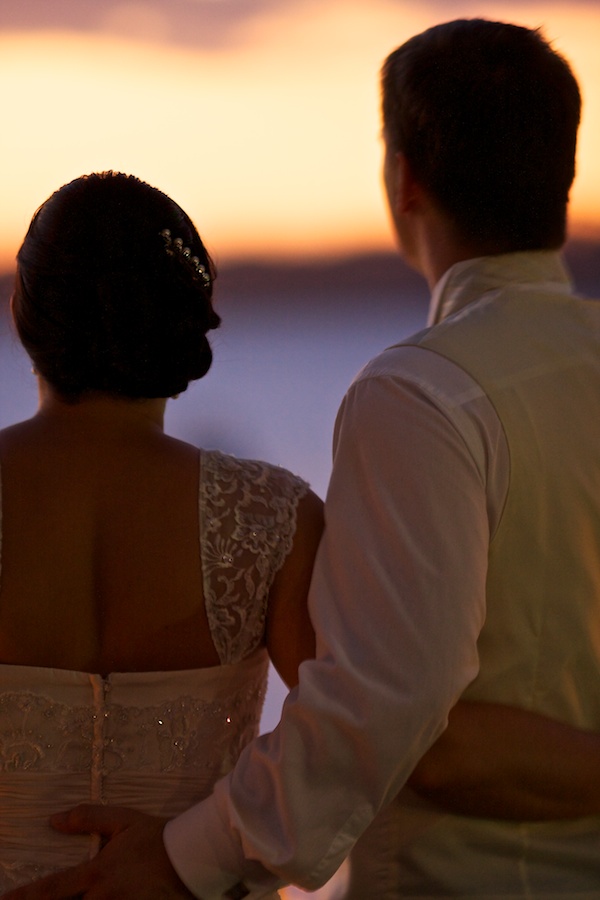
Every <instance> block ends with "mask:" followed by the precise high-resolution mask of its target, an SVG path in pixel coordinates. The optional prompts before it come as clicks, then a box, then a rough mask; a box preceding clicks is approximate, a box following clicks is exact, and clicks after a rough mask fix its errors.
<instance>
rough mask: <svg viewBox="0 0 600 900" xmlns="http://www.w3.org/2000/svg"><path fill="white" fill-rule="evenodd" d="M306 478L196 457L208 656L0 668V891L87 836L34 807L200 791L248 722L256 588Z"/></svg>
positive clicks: (263, 597) (155, 808) (141, 805)
mask: <svg viewBox="0 0 600 900" xmlns="http://www.w3.org/2000/svg"><path fill="white" fill-rule="evenodd" d="M305 490H306V485H305V484H304V483H303V482H302V481H300V480H299V479H296V478H295V477H294V476H292V475H290V474H289V473H288V472H286V471H285V470H282V469H278V468H276V467H273V466H269V465H267V464H265V463H260V462H253V461H244V460H234V459H233V458H231V457H226V456H224V455H223V454H220V453H217V452H211V453H207V452H203V453H202V455H201V478H200V502H199V508H200V534H201V550H200V552H201V557H202V566H203V573H204V591H205V605H206V610H207V616H208V620H209V625H210V628H211V633H212V635H213V640H214V643H215V646H216V648H217V650H218V653H219V657H220V659H221V660H222V663H223V664H222V665H220V666H215V667H212V668H205V669H194V670H187V671H175V672H137V673H115V674H112V675H110V676H108V677H107V678H102V677H101V676H99V675H93V674H88V673H83V672H72V671H68V670H61V669H44V668H35V667H28V666H9V665H4V666H0V796H1V797H2V802H1V803H0V892H4V891H6V890H8V889H10V888H11V887H13V886H15V885H17V884H21V883H24V882H27V881H30V880H32V879H34V878H36V877H39V876H40V875H42V874H45V873H48V872H51V871H53V870H56V869H59V868H64V867H66V866H69V865H73V864H76V863H78V862H80V861H81V860H82V859H84V858H86V857H87V856H89V855H91V854H93V853H94V852H95V849H96V848H95V842H94V840H93V839H91V838H89V837H87V836H82V837H73V836H64V835H60V834H58V833H56V832H53V831H52V830H51V829H50V828H49V826H48V825H47V819H48V816H49V815H50V814H51V813H52V812H54V811H57V810H59V809H65V808H68V807H70V806H73V805H76V804H77V803H82V802H92V803H94V802H95V803H98V802H99V803H110V804H117V805H121V806H130V807H134V808H137V809H141V810H144V811H146V812H150V813H155V814H160V815H166V816H172V815H176V814H177V813H179V812H181V811H183V810H184V809H185V808H186V807H188V806H190V805H191V804H193V803H195V802H197V801H198V800H200V799H202V798H203V797H204V796H206V795H207V794H208V793H210V791H211V789H212V786H213V785H214V783H215V781H217V779H218V778H220V777H221V776H222V775H224V774H225V773H226V772H228V771H229V770H230V769H231V768H232V766H233V765H234V763H235V760H236V759H237V757H238V755H239V753H240V752H241V750H242V749H243V747H244V746H245V745H246V744H247V743H248V742H249V741H250V740H251V739H252V737H254V735H255V734H256V733H257V730H258V726H259V720H260V714H261V710H262V704H263V700H264V694H265V689H266V679H267V669H268V658H267V654H266V651H265V649H264V648H263V647H262V646H261V644H262V639H263V634H264V622H265V616H266V605H267V598H268V592H269V588H270V586H271V583H272V580H273V578H274V576H275V573H276V572H277V570H278V569H279V568H280V566H281V565H282V563H283V561H284V559H285V556H286V555H287V553H288V552H289V550H290V548H291V543H292V539H293V535H294V530H295V522H296V508H297V503H298V500H299V498H300V497H301V496H302V494H303V493H304V492H305Z"/></svg>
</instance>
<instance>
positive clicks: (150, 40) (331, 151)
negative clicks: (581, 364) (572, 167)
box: [0, 0, 600, 270]
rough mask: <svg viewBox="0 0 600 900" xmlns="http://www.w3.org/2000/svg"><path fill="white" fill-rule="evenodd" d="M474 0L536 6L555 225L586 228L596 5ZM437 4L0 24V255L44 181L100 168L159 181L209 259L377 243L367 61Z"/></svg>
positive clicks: (598, 67) (598, 203)
mask: <svg viewBox="0 0 600 900" xmlns="http://www.w3.org/2000/svg"><path fill="white" fill-rule="evenodd" d="M459 5H460V4H459ZM466 5H467V6H468V4H466ZM484 5H485V10H484V11H483V12H482V14H485V15H486V16H488V17H490V18H503V19H506V20H510V21H515V22H519V23H522V24H526V25H531V26H536V25H540V24H541V25H542V26H543V28H544V32H545V34H546V36H547V37H548V38H550V39H552V40H554V41H555V45H556V46H557V48H558V49H559V50H561V51H562V52H564V53H565V55H566V56H567V58H568V59H569V61H570V62H571V63H572V65H573V67H574V70H575V72H576V74H577V75H578V77H579V79H580V83H581V85H582V90H583V94H584V118H583V123H582V128H581V134H580V143H579V155H578V176H577V179H576V182H575V186H574V189H573V192H572V198H571V211H570V222H571V227H570V234H571V236H573V237H576V236H582V237H586V236H588V237H593V238H598V237H600V171H599V170H598V167H597V165H596V160H597V159H598V158H600V120H594V118H593V111H594V110H595V109H597V108H600V57H599V54H598V53H597V48H596V40H595V38H596V35H597V34H598V33H599V31H600V9H593V8H591V7H590V5H589V4H588V5H583V4H579V5H577V4H575V5H569V6H567V5H564V6H563V5H557V6H554V7H552V8H550V9H548V8H546V7H545V4H535V3H528V4H526V5H522V4H511V3H507V2H494V3H485V4H484ZM135 10H137V12H136V15H138V16H139V14H140V13H139V6H137V7H135ZM435 12H436V10H435V8H434V7H430V8H429V10H428V11H427V12H423V11H419V10H415V9H414V8H413V7H412V6H411V5H410V4H409V3H408V2H405V0H402V2H395V3H392V2H391V0H372V2H370V3H369V4H368V5H365V4H364V3H362V2H358V0H354V2H352V0H351V2H345V0H344V2H342V0H331V2H329V3H327V4H325V5H323V4H319V3H318V2H316V0H306V2H305V3H303V4H302V3H299V4H298V5H297V6H294V7H292V8H287V7H285V8H283V9H279V8H277V9H275V8H273V9H271V10H270V11H268V12H266V13H264V14H262V15H261V16H257V17H256V18H255V19H253V20H252V22H251V23H250V24H247V25H246V27H245V29H244V31H243V33H242V34H240V35H238V37H237V40H236V42H235V43H232V44H230V45H228V46H223V47H220V48H218V49H215V50H214V51H212V52H207V51H206V50H204V51H195V50H191V49H189V48H182V47H178V46H174V45H171V44H169V43H165V42H164V41H161V40H160V38H159V35H160V34H161V33H164V32H161V21H160V19H159V18H156V17H155V18H154V19H152V18H149V19H147V20H146V21H145V32H144V33H145V41H140V40H139V39H137V40H133V39H132V38H131V37H128V36H127V35H128V34H129V33H130V32H131V26H132V22H131V21H129V22H128V20H127V9H126V7H125V8H124V11H122V12H121V14H120V17H119V18H118V19H116V18H115V17H114V16H113V18H112V19H111V21H110V22H107V23H105V30H104V31H102V32H98V33H93V34H85V35H83V34H74V33H72V32H65V31H61V32H47V31H46V32H37V33H36V32H6V31H5V32H0V84H1V85H2V87H3V99H4V112H5V121H6V122H8V123H12V124H11V128H10V131H9V134H8V136H7V138H6V140H5V143H4V149H3V163H4V164H3V166H2V169H1V173H0V197H2V204H0V270H6V269H7V268H11V267H12V264H13V260H14V255H15V252H16V249H17V247H18V245H19V244H20V242H21V240H22V238H23V236H24V234H25V231H26V229H27V226H28V224H29V220H30V218H31V215H32V214H33V212H34V211H35V209H36V208H37V207H38V206H39V204H40V203H41V202H43V200H45V199H46V197H47V196H48V195H49V194H50V193H51V192H52V191H53V190H55V189H56V188H58V187H59V186H60V185H61V184H63V183H65V182H66V181H69V180H71V179H72V178H74V177H77V176H78V175H81V174H83V173H85V172H91V171H98V170H103V169H109V168H110V169H117V170H120V171H127V172H131V173H133V174H135V175H138V176H139V177H141V178H143V179H144V180H146V181H149V182H150V183H151V184H154V185H156V186H157V187H159V188H161V189H162V190H164V191H166V192H167V193H168V194H170V195H171V196H172V197H173V198H174V199H175V200H177V201H178V202H179V203H180V204H181V205H182V206H183V207H184V208H185V209H186V211H187V212H188V213H189V214H190V215H191V216H192V218H193V219H194V221H195V222H196V224H197V226H198V228H199V230H200V232H201V234H202V235H203V237H204V239H205V240H206V242H207V245H208V247H209V249H210V250H211V252H213V253H214V254H215V256H216V258H217V260H219V259H225V258H233V257H256V258H263V259H264V258H265V257H269V258H286V257H296V258H297V257H298V256H304V257H308V258H311V257H318V256H325V255H345V254H350V253H352V252H357V251H368V250H377V249H382V250H385V249H392V248H393V246H394V243H393V238H392V234H391V229H390V226H389V222H388V217H387V212H386V209H385V204H384V201H383V197H382V192H381V188H380V174H379V172H380V165H381V160H380V157H381V148H380V142H379V139H378V133H379V95H378V70H379V67H380V64H381V62H382V60H383V58H384V57H385V56H386V55H387V53H388V52H389V51H390V50H391V49H393V47H394V46H397V45H398V44H399V43H401V42H402V41H403V40H405V39H406V38H407V37H409V36H410V35H411V34H414V33H416V32H417V31H420V30H422V29H423V28H425V27H427V26H428V25H431V24H433V23H434V22H435V21H441V20H442V19H443V18H447V16H444V15H443V14H442V13H441V11H440V7H438V9H437V15H435V14H434V13H435ZM478 12H479V10H478ZM462 13H463V14H466V15H469V14H472V12H469V10H468V9H467V10H463V11H462ZM459 14H461V11H460V10H457V9H456V7H454V8H453V15H459ZM138 32H139V29H138ZM390 35H393V39H392V40H391V39H390ZM282 36H285V37H284V39H282Z"/></svg>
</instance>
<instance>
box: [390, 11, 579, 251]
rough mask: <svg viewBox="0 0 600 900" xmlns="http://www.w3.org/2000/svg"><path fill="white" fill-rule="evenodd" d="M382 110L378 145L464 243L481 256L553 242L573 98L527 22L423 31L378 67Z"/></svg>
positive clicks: (570, 84) (563, 70) (570, 79)
mask: <svg viewBox="0 0 600 900" xmlns="http://www.w3.org/2000/svg"><path fill="white" fill-rule="evenodd" d="M382 106H383V125H384V131H385V137H386V142H387V144H388V147H389V148H390V149H391V150H392V151H401V152H402V153H403V154H404V155H405V156H406V158H407V161H408V162H409V164H410V166H411V169H412V172H413V174H414V176H415V178H416V179H417V180H418V181H419V183H420V184H422V186H423V187H425V188H426V189H427V190H428V191H429V192H430V194H431V196H432V197H433V198H434V200H435V201H436V202H437V203H438V204H439V205H440V207H441V208H442V209H443V210H444V211H445V212H446V213H447V214H449V215H450V217H451V218H452V220H453V221H454V223H455V225H456V226H457V228H458V230H459V232H460V233H461V234H462V235H463V236H464V237H465V238H466V239H467V240H469V241H471V242H473V241H474V242H476V243H477V244H478V245H479V246H481V247H483V248H485V247H486V246H488V247H489V249H490V252H494V251H495V252H500V251H502V250H506V251H511V250H530V249H546V248H556V247H559V246H560V245H561V244H562V243H563V242H564V239H565V232H566V208H567V202H568V197H569V190H570V187H571V184H572V181H573V177H574V174H575V150H576V142H577V129H578V126H579V117H580V111H581V98H580V93H579V88H578V85H577V81H576V79H575V77H574V76H573V73H572V72H571V69H570V67H569V65H568V63H567V62H566V61H565V60H564V59H563V57H562V56H561V55H560V54H558V53H557V52H556V51H554V50H553V49H552V47H550V45H549V44H548V43H547V42H546V41H545V40H544V38H543V37H542V36H541V34H540V32H539V31H538V30H531V29H528V28H522V27H520V26H517V25H510V24H505V23H500V22H490V21H486V20H483V19H463V20H457V21H454V22H448V23H445V24H442V25H437V26H435V27H433V28H430V29H428V30H427V31H424V32H423V33H422V34H419V35H416V36H415V37H413V38H411V39H410V40H409V41H407V42H406V43H405V44H403V45H402V46H401V47H399V48H398V49H397V50H395V51H394V52H393V53H391V54H390V56H389V57H388V59H387V60H386V62H385V63H384V66H383V70H382Z"/></svg>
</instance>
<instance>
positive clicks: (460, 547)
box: [165, 261, 509, 900]
mask: <svg viewBox="0 0 600 900" xmlns="http://www.w3.org/2000/svg"><path fill="white" fill-rule="evenodd" d="M472 262H475V263H476V262H477V261H472ZM470 269H471V265H470V264H468V263H467V264H465V263H462V264H459V265H458V266H456V267H454V268H453V270H450V272H451V273H453V278H452V279H451V278H450V273H447V275H446V276H445V277H444V279H442V281H441V282H440V284H439V285H438V286H437V288H436V290H435V291H434V294H433V297H432V302H431V311H430V322H431V323H435V322H438V321H440V320H441V319H444V318H446V317H447V316H449V315H450V314H452V313H455V312H456V311H457V310H458V309H460V308H461V306H463V305H464V304H465V303H468V302H470V301H471V300H472V299H473V298H472V297H471V295H470V294H469V293H468V292H467V293H466V294H463V293H462V292H461V291H459V290H456V281H457V280H458V281H459V282H460V281H461V280H462V281H465V280H467V281H468V279H469V272H470ZM450 280H451V281H452V284H451V285H449V281H450ZM508 473H509V458H508V450H507V446H506V441H505V438H504V434H503V430H502V426H501V424H500V422H499V419H498V416H497V415H496V413H495V411H494V409H493V407H492V405H491V404H490V402H489V400H488V399H487V397H486V396H485V394H484V392H483V391H482V389H481V388H480V387H479V386H478V385H477V383H475V381H474V380H473V379H472V378H470V377H469V375H467V374H466V373H465V372H464V371H463V370H462V369H461V368H459V367H458V366H457V365H455V364H454V363H452V362H450V361H449V360H447V359H445V358H444V357H442V356H440V355H438V354H436V353H433V352H431V351H429V350H427V349H423V348H421V347H417V346H402V345H400V346H398V347H394V348H390V349H389V350H387V351H385V352H383V353H382V354H381V355H380V356H379V357H377V358H375V359H374V360H373V361H372V362H371V363H369V364H368V365H367V366H366V367H365V368H364V369H363V371H362V372H361V373H359V375H358V376H357V378H356V379H355V381H354V382H353V384H352V385H351V387H350V389H349V391H348V393H347V395H346V397H345V398H344V401H343V403H342V406H341V408H340V411H339V414H338V418H337V422H336V427H335V434H334V454H333V472H332V477H331V483H330V487H329V490H328V494H327V501H326V528H325V534H324V537H323V541H322V544H321V547H320V550H319V553H318V557H317V562H316V566H315V572H314V577H313V582H312V587H311V594H310V608H311V615H312V617H313V622H314V625H315V628H316V631H317V636H318V648H317V659H316V660H314V661H310V662H306V663H304V664H303V665H302V667H301V672H300V686H299V688H298V689H296V690H294V691H292V693H291V694H290V696H289V698H288V699H287V701H286V703H285V706H284V710H283V715H282V721H281V724H280V725H279V726H278V728H277V729H276V730H275V731H274V732H273V733H272V734H270V735H265V736H262V737H261V738H259V739H257V740H256V741H255V742H253V744H252V745H251V747H249V748H247V749H246V751H245V752H244V753H243V754H242V757H241V758H240V760H239V762H238V764H237V766H236V768H235V770H234V772H233V773H231V775H230V776H228V777H227V778H226V779H224V780H223V781H222V782H220V783H219V784H218V786H217V789H216V791H215V793H214V794H213V796H212V797H211V798H209V799H208V800H206V801H204V802H203V803H201V804H199V805H197V806H195V807H193V808H192V809H190V810H189V811H188V812H187V813H184V814H183V815H182V816H179V817H178V818H177V819H175V820H173V821H172V822H170V823H169V824H168V826H167V828H166V830H165V845H166V847H167V851H168V853H169V856H170V858H171V860H172V862H173V865H174V866H175V868H176V870H177V871H178V873H179V875H180V877H181V878H182V880H183V881H184V883H185V884H186V885H187V886H188V887H189V888H190V890H191V891H192V893H194V894H195V896H197V897H199V898H203V900H222V898H225V897H228V896H231V897H236V896H245V895H244V893H243V890H240V891H239V892H238V890H237V888H235V887H234V885H235V884H236V883H237V882H238V881H240V879H243V880H244V882H245V884H246V885H247V887H248V889H249V891H250V893H248V894H247V896H248V897H250V898H252V900H254V898H259V897H261V896H263V895H264V894H265V893H267V892H268V891H269V890H272V889H273V887H274V886H276V885H278V884H282V883H286V882H293V883H296V884H300V885H302V886H304V887H306V888H308V889H315V888H316V887H318V886H319V885H321V884H322V883H324V882H325V881H326V880H327V878H329V877H330V876H331V875H332V874H333V872H335V870H336V869H337V867H338V866H339V865H340V864H341V862H342V861H343V859H344V858H345V856H346V855H347V854H348V852H349V850H350V849H351V847H352V845H353V843H354V841H355V840H356V839H357V837H358V836H359V835H360V833H361V832H362V831H363V830H364V829H365V828H366V827H367V826H368V825H369V823H370V822H371V820H372V819H373V817H374V816H375V814H376V813H377V810H378V809H379V808H380V807H381V806H382V805H383V804H385V803H386V802H388V801H390V800H391V799H392V798H393V797H394V796H395V795H396V794H397V792H398V791H399V789H400V788H401V787H402V785H403V784H404V782H405V781H406V779H407V777H408V776H409V774H410V772H411V771H412V769H413V768H414V765H415V764H416V762H417V760H418V759H419V758H420V757H421V756H422V755H423V754H424V753H425V751H426V750H427V749H428V748H429V746H430V745H431V744H432V743H433V741H434V740H435V739H436V738H437V737H438V735H439V734H440V733H441V731H442V730H443V729H444V727H445V725H446V723H447V713H448V711H449V709H450V708H451V707H452V706H453V705H454V703H455V702H456V701H457V699H458V697H459V696H460V694H461V693H462V692H463V691H464V689H465V688H466V686H467V685H468V684H469V683H470V682H471V681H472V680H473V679H474V678H475V676H476V674H477V670H478V657H477V648H476V642H477V637H478V635H479V632H480V630H481V628H482V625H483V621H484V617H485V583H486V567H487V551H488V544H489V540H490V536H491V533H493V531H494V529H495V527H496V524H497V522H498V519H499V516H500V513H501V510H502V508H503V504H504V500H505V496H506V491H507V485H508ZM456 535H459V536H460V540H455V539H453V536H454V537H455V536H456ZM248 861H250V862H248ZM230 888H232V891H231V893H228V890H229V889H230Z"/></svg>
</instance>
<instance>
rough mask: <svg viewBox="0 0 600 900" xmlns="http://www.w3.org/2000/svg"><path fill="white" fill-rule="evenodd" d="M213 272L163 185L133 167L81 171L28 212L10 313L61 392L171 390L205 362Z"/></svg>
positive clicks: (215, 321)
mask: <svg viewBox="0 0 600 900" xmlns="http://www.w3.org/2000/svg"><path fill="white" fill-rule="evenodd" d="M214 276H215V270H214V267H213V264H212V261H211V259H210V257H209V256H208V253H207V252H206V249H205V248H204V245H203V243H202V241H201V240H200V237H199V235H198V232H197V231H196V228H195V227H194V225H193V223H192V222H191V220H190V218H189V217H188V216H187V214H186V213H185V212H184V211H183V210H182V209H181V208H180V207H179V206H178V205H177V204H176V203H175V202H174V201H173V200H171V199H170V198H169V197H167V196H166V194H163V193H162V192H161V191H159V190H157V189H156V188H153V187H150V185H148V184H145V183H144V182H142V181H140V180H139V179H137V178H135V177H133V176H131V175H122V174H118V173H113V172H103V173H101V174H94V175H85V176H83V177H81V178H77V179H76V180H75V181H72V182H70V183H69V184H66V185H65V186H64V187H62V188H60V190H58V191H56V193H54V194H52V196H51V197H50V198H49V199H48V200H47V201H46V202H45V203H44V204H43V206H41V207H40V209H39V210H38V211H37V212H36V214H35V215H34V217H33V219H32V221H31V225H30V226H29V230H28V232H27V235H26V237H25V240H24V242H23V245H22V247H21V249H20V250H19V253H18V255H17V278H16V287H15V293H14V296H13V316H14V320H15V324H16V327H17V330H18V333H19V336H20V338H21V341H22V342H23V345H24V347H25V349H26V350H27V352H28V354H29V356H30V357H31V359H32V361H33V363H34V366H35V369H36V370H37V372H38V373H39V374H40V375H41V376H42V377H43V378H44V379H45V380H46V381H47V382H48V383H49V384H50V385H52V387H53V388H54V389H55V390H56V391H57V392H58V393H59V394H60V395H62V396H63V397H64V398H65V399H69V400H77V399H78V398H79V397H81V396H82V395H84V394H85V393H88V392H92V391H100V392H103V393H107V394H112V395H118V396H121V397H129V398H151V397H170V396H172V395H174V394H177V393H180V392H181V391H184V390H185V389H186V388H187V386H188V384H189V382H190V381H193V380H194V379H197V378H202V376H203V375H205V374H206V372H207V371H208V369H209V367H210V364H211V361H212V353H211V349H210V346H209V344H208V341H207V339H206V333H207V332H208V331H209V330H210V329H212V328H217V327H218V325H219V322H220V319H219V317H218V316H217V314H216V313H215V312H214V310H213V307H212V299H211V298H212V286H213V279H214Z"/></svg>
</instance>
